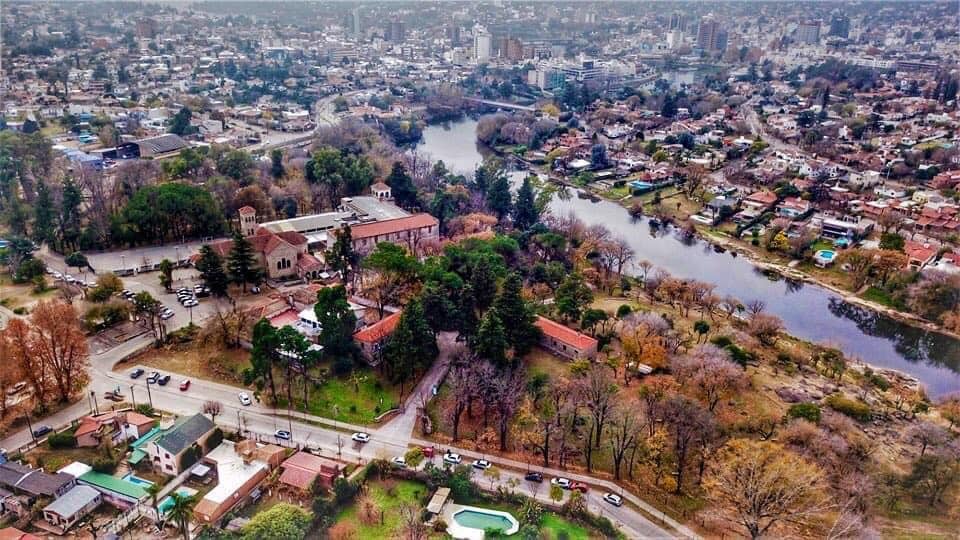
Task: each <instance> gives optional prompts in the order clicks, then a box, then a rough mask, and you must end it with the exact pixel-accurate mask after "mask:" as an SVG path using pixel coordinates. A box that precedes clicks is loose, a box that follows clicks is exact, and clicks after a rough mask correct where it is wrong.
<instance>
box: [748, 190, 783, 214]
mask: <svg viewBox="0 0 960 540" xmlns="http://www.w3.org/2000/svg"><path fill="white" fill-rule="evenodd" d="M776 202H777V194H776V193H774V192H772V191H756V192H754V193H751V194H750V195H748V196H746V197H745V198H744V199H743V207H744V209H752V210H755V211H756V212H757V213H758V214H762V213H763V212H766V211H767V210H769V209H770V208H773V205H774V204H775V203H776Z"/></svg>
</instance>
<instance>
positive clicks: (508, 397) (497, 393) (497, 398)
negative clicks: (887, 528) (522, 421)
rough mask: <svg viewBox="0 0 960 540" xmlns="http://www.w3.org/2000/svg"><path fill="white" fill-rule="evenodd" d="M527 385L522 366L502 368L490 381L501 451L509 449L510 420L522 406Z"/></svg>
mask: <svg viewBox="0 0 960 540" xmlns="http://www.w3.org/2000/svg"><path fill="white" fill-rule="evenodd" d="M525 387H526V377H525V376H524V372H523V368H522V367H514V368H509V369H506V370H500V371H499V372H498V373H497V376H496V377H494V379H493V380H492V381H491V382H490V390H491V391H492V392H493V395H494V400H493V401H494V406H495V407H496V410H497V433H498V434H499V437H500V451H501V452H506V451H507V433H508V431H509V428H510V422H511V421H512V420H513V417H514V415H515V414H516V413H517V410H518V409H519V408H520V403H521V400H522V398H523V393H524V389H525Z"/></svg>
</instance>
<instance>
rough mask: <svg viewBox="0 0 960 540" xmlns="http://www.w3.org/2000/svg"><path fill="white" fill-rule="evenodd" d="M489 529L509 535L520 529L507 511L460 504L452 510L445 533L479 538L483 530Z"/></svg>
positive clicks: (472, 539) (518, 524)
mask: <svg viewBox="0 0 960 540" xmlns="http://www.w3.org/2000/svg"><path fill="white" fill-rule="evenodd" d="M490 529H495V530H497V531H499V532H500V534H504V535H508V536H509V535H511V534H514V533H516V532H517V531H518V530H520V523H519V522H518V521H517V520H516V519H515V518H514V517H513V516H512V515H510V514H509V513H507V512H501V511H499V510H487V509H486V508H477V507H475V506H461V507H459V509H457V510H455V511H454V512H453V523H451V524H450V526H448V527H447V533H448V534H449V535H450V536H452V537H454V538H467V539H471V540H479V539H481V538H483V532H484V531H486V530H490Z"/></svg>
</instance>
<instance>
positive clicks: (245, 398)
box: [238, 392, 253, 405]
mask: <svg viewBox="0 0 960 540" xmlns="http://www.w3.org/2000/svg"><path fill="white" fill-rule="evenodd" d="M238 397H239V398H240V404H241V405H250V404H251V403H253V401H251V400H250V395H249V394H247V393H246V392H240V395H239V396H238Z"/></svg>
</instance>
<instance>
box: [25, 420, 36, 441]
mask: <svg viewBox="0 0 960 540" xmlns="http://www.w3.org/2000/svg"><path fill="white" fill-rule="evenodd" d="M23 417H24V418H26V419H27V429H29V430H30V436H31V437H33V442H37V436H36V435H34V434H33V424H31V423H30V415H29V414H27V413H23Z"/></svg>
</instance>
